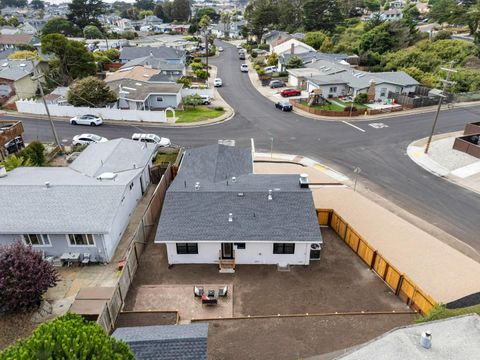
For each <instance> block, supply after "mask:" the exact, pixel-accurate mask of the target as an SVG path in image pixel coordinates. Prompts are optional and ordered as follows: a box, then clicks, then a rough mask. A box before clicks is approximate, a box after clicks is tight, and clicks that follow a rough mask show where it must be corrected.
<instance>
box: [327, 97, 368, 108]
mask: <svg viewBox="0 0 480 360" xmlns="http://www.w3.org/2000/svg"><path fill="white" fill-rule="evenodd" d="M334 100H335V101H336V102H338V103H340V104H342V105H345V106H348V105H350V104H351V102H350V101H349V102H345V101H343V100H340V99H337V98H335V99H334ZM353 106H355V107H356V108H357V109H358V110H365V109H367V106H365V105H363V104H360V103H353Z"/></svg>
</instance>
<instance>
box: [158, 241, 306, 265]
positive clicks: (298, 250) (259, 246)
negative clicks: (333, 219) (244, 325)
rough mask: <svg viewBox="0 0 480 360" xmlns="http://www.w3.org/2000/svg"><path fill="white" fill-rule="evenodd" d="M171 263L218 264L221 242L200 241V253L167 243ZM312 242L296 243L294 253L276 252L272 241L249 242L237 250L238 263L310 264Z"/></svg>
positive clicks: (236, 259)
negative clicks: (179, 251) (182, 251)
mask: <svg viewBox="0 0 480 360" xmlns="http://www.w3.org/2000/svg"><path fill="white" fill-rule="evenodd" d="M166 245H167V254H168V263H169V264H217V263H218V257H219V253H220V246H221V243H219V242H198V254H187V255H179V254H177V248H176V244H175V243H167V244H166ZM309 258H310V243H296V244H295V253H294V254H274V253H273V243H271V242H247V243H246V245H245V249H236V250H235V263H236V264H263V265H277V264H279V265H287V264H291V265H308V264H309V262H310V261H309Z"/></svg>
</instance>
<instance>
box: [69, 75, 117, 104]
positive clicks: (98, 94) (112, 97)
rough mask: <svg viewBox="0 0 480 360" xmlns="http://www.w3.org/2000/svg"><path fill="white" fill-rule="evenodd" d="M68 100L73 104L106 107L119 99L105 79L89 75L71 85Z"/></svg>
mask: <svg viewBox="0 0 480 360" xmlns="http://www.w3.org/2000/svg"><path fill="white" fill-rule="evenodd" d="M67 100H68V102H69V103H70V104H72V105H73V106H89V107H90V106H94V107H104V106H105V105H106V104H110V103H113V102H115V101H117V95H116V94H115V93H114V92H113V91H112V90H111V89H110V88H109V87H108V85H107V84H106V83H105V81H103V80H100V79H97V78H95V77H93V76H89V77H86V78H84V79H81V80H78V81H77V82H75V83H74V84H73V85H72V86H70V90H68V93H67Z"/></svg>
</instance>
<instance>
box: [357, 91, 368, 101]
mask: <svg viewBox="0 0 480 360" xmlns="http://www.w3.org/2000/svg"><path fill="white" fill-rule="evenodd" d="M355 102H356V103H357V104H365V103H367V102H368V94H367V93H359V94H358V95H357V96H356V97H355Z"/></svg>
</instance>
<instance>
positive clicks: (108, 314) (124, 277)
mask: <svg viewBox="0 0 480 360" xmlns="http://www.w3.org/2000/svg"><path fill="white" fill-rule="evenodd" d="M172 179H173V172H172V166H168V168H167V170H166V171H165V173H164V174H163V176H162V179H161V180H160V182H159V183H158V185H157V187H156V188H155V192H154V193H153V196H152V198H151V200H150V203H149V204H148V206H147V209H146V210H145V213H144V214H143V217H142V220H141V221H140V224H139V225H138V227H137V230H136V231H135V233H134V235H133V237H132V239H131V242H130V246H129V248H128V250H127V252H126V255H125V265H124V267H123V269H122V272H121V273H120V277H119V279H118V282H117V285H116V286H115V291H114V293H113V296H112V298H111V299H110V300H108V301H107V302H106V303H105V306H104V308H103V310H102V312H101V313H100V315H99V316H98V319H97V323H98V324H100V325H101V326H102V327H103V328H104V329H105V331H106V332H107V333H108V334H110V333H111V332H112V331H113V330H114V329H115V322H116V320H117V317H118V314H119V313H120V311H121V310H122V308H123V305H124V303H125V298H126V297H127V294H128V289H129V288H130V285H131V283H132V281H133V278H134V276H135V272H136V271H137V268H138V262H139V260H140V256H141V255H142V253H143V251H144V250H145V246H146V244H147V241H148V239H149V238H150V236H152V234H153V231H154V230H155V224H156V223H157V221H158V218H159V217H160V212H161V210H162V205H163V200H164V198H165V193H166V192H167V188H168V186H169V185H170V182H171V181H172Z"/></svg>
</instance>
